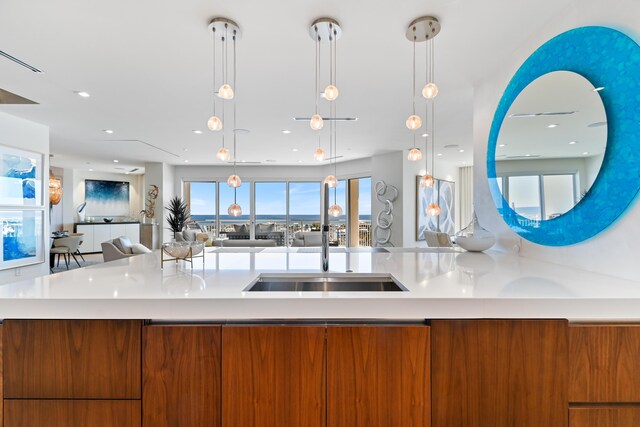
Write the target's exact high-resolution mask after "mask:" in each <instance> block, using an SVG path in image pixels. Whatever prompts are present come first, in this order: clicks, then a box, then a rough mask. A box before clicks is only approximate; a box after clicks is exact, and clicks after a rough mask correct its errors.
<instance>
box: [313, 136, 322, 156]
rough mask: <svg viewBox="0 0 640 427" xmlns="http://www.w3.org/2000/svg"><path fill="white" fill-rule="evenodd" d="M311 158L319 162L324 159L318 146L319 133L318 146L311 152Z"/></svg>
mask: <svg viewBox="0 0 640 427" xmlns="http://www.w3.org/2000/svg"><path fill="white" fill-rule="evenodd" d="M313 158H314V159H316V160H317V161H319V162H322V161H323V160H324V150H323V149H322V147H321V146H320V135H318V148H316V151H314V152H313Z"/></svg>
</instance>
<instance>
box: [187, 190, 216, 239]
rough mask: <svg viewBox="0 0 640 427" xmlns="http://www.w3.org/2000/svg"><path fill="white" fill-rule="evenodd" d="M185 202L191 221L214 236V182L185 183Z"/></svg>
mask: <svg viewBox="0 0 640 427" xmlns="http://www.w3.org/2000/svg"><path fill="white" fill-rule="evenodd" d="M184 187H185V201H186V203H187V208H188V209H189V212H190V214H191V219H192V220H193V221H197V222H198V224H200V226H201V227H203V228H204V229H205V230H206V231H207V232H209V233H211V234H212V235H215V234H216V231H217V230H216V224H217V221H216V220H217V212H218V210H217V205H216V183H215V181H205V182H200V181H192V182H185V185H184Z"/></svg>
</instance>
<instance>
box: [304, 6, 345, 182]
mask: <svg viewBox="0 0 640 427" xmlns="http://www.w3.org/2000/svg"><path fill="white" fill-rule="evenodd" d="M309 35H310V36H311V39H312V40H313V42H314V44H315V58H314V59H315V70H314V71H315V84H314V87H313V96H314V100H315V110H314V114H313V115H312V116H311V119H310V120H309V126H310V127H311V129H313V130H314V131H321V130H322V129H323V128H324V122H325V118H323V117H322V114H320V97H322V98H324V99H325V100H327V101H329V103H330V104H329V105H330V107H331V106H332V104H333V101H335V100H336V99H338V96H339V95H340V91H339V90H338V87H337V86H336V50H337V41H338V39H339V38H340V36H341V35H342V30H341V28H340V25H339V24H338V22H337V21H335V20H334V19H332V18H319V19H316V20H315V21H314V22H313V23H312V24H311V27H309ZM324 43H328V44H329V58H330V59H329V81H328V84H327V86H326V87H325V88H324V91H322V92H321V91H320V85H321V80H322V74H321V57H322V44H324ZM329 120H330V121H332V120H335V117H330V118H329ZM313 158H314V159H315V160H317V161H319V162H321V161H324V160H325V159H326V155H325V151H324V149H323V148H322V141H321V138H320V135H319V136H318V146H317V147H316V149H315V150H314V152H313ZM327 178H328V177H327ZM329 183H330V184H332V183H333V180H329Z"/></svg>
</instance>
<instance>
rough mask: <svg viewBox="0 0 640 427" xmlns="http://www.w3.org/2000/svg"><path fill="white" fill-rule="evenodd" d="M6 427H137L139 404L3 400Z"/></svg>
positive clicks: (136, 401) (126, 401)
mask: <svg viewBox="0 0 640 427" xmlns="http://www.w3.org/2000/svg"><path fill="white" fill-rule="evenodd" d="M4 410H5V412H4V421H5V427H88V426H90V427H116V426H117V427H139V426H140V414H141V407H140V401H139V400H26V399H20V400H5V401H4Z"/></svg>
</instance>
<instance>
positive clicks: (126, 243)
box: [113, 236, 131, 254]
mask: <svg viewBox="0 0 640 427" xmlns="http://www.w3.org/2000/svg"><path fill="white" fill-rule="evenodd" d="M113 246H115V247H116V248H118V250H119V251H120V252H122V253H123V254H130V253H131V240H129V238H128V237H126V236H120V237H118V238H115V239H113Z"/></svg>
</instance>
